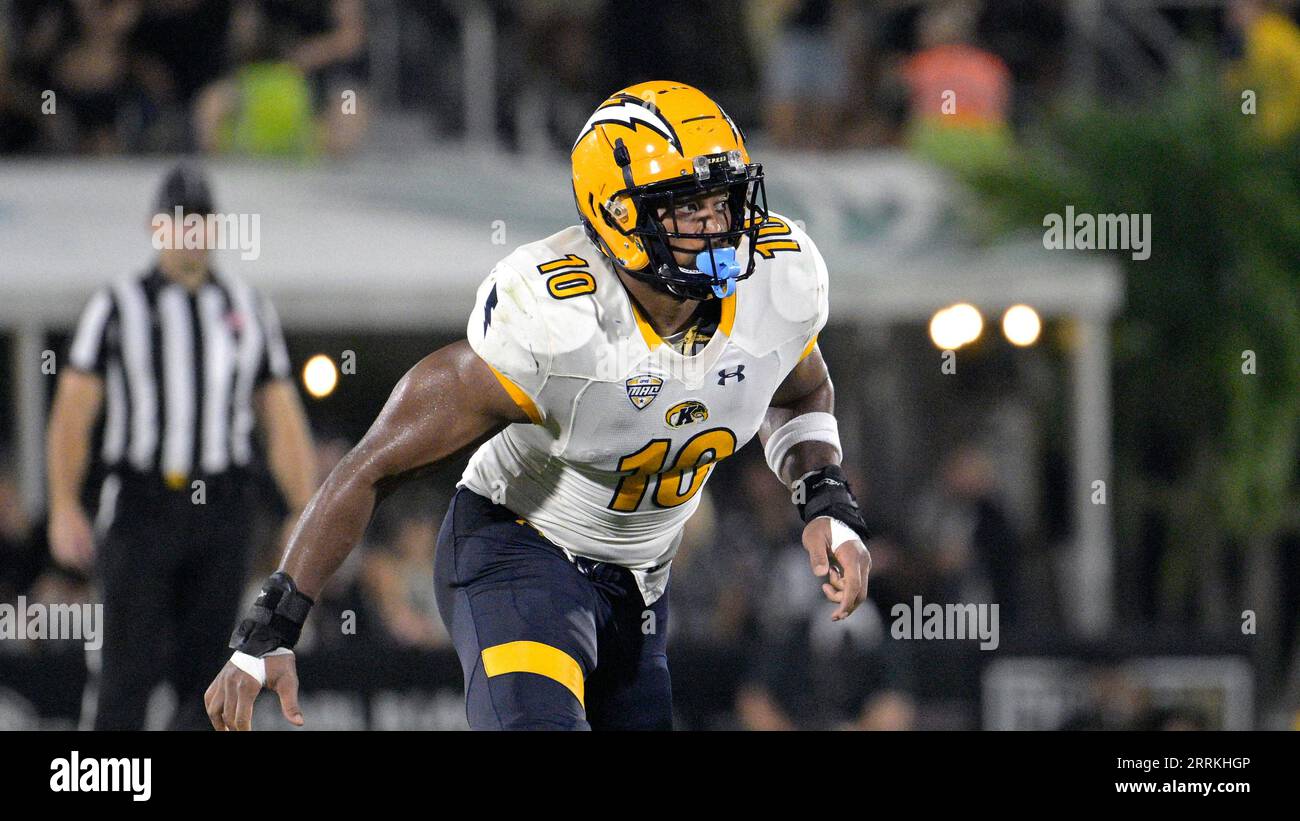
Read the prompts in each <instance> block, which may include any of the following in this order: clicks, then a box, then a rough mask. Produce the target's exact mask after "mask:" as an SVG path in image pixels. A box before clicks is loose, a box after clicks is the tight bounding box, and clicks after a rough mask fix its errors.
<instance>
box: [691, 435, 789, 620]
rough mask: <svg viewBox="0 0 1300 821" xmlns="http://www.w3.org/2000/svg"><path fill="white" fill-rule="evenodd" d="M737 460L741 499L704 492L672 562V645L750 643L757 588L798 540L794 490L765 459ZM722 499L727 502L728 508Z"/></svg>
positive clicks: (710, 491)
mask: <svg viewBox="0 0 1300 821" xmlns="http://www.w3.org/2000/svg"><path fill="white" fill-rule="evenodd" d="M735 458H736V459H737V460H738V461H742V460H743V463H744V464H743V467H742V468H741V470H740V475H739V477H738V478H739V489H740V494H739V495H740V498H739V499H738V500H737V499H734V498H732V497H730V496H729V495H721V496H720V495H719V492H718V490H717V489H715V488H713V487H709V488H706V490H705V491H704V496H703V499H702V501H701V503H700V507H699V509H698V510H697V511H696V512H695V515H694V516H692V517H691V519H690V520H689V521H688V522H687V527H686V534H685V536H684V537H683V539H682V544H681V547H680V548H679V549H678V551H677V555H676V557H674V559H673V566H672V576H671V581H670V585H671V586H670V590H669V596H670V599H669V602H670V607H671V610H672V617H671V618H670V619H669V630H670V631H672V632H671V633H670V636H671V637H672V639H673V640H677V639H679V638H680V639H685V640H687V641H695V642H702V643H703V642H709V641H722V642H728V643H732V642H734V643H738V644H743V643H747V642H748V641H749V639H751V638H752V637H753V634H754V632H755V624H754V622H755V619H756V608H757V606H758V602H757V601H756V600H755V598H754V594H753V591H755V590H761V589H762V588H763V586H764V585H765V583H766V582H765V580H766V579H767V578H768V577H769V576H770V572H771V571H770V567H769V565H770V564H771V562H773V561H774V560H775V559H774V557H775V553H776V551H777V549H778V547H780V548H782V549H783V548H785V547H787V546H789V544H790V542H791V539H793V540H795V541H797V540H798V538H799V530H800V528H799V517H798V514H797V513H796V512H795V508H794V506H793V505H792V504H791V503H790V494H789V491H787V490H786V489H785V488H784V487H782V486H781V482H780V481H779V480H778V479H777V478H776V477H775V476H773V475H772V471H771V470H769V469H768V467H767V464H766V463H765V462H764V461H763V460H762V459H761V458H749V457H735ZM720 498H727V499H728V500H729V501H728V503H726V504H722V503H720V502H719V501H718V500H719V499H720ZM812 580H813V579H812V577H811V575H810V576H809V578H808V581H809V582H810V583H811V582H812Z"/></svg>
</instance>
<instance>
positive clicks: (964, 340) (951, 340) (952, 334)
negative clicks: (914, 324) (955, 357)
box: [930, 302, 984, 351]
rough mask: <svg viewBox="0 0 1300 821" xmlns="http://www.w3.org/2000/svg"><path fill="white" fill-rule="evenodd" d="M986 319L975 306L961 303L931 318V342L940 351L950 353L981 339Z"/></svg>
mask: <svg viewBox="0 0 1300 821" xmlns="http://www.w3.org/2000/svg"><path fill="white" fill-rule="evenodd" d="M983 331H984V317H982V316H980V312H979V310H978V309H976V307H975V306H974V305H971V304H969V303H966V302H959V303H957V304H956V305H950V306H949V307H947V308H944V309H942V310H940V311H938V312H936V313H935V315H934V316H933V317H931V318H930V340H931V341H932V342H934V344H935V347H937V348H939V349H940V350H945V351H950V350H956V349H957V348H960V347H961V346H962V345H967V344H969V343H971V342H974V341H975V340H976V339H979V336H980V334H981V333H983Z"/></svg>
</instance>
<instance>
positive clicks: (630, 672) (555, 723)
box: [434, 488, 672, 730]
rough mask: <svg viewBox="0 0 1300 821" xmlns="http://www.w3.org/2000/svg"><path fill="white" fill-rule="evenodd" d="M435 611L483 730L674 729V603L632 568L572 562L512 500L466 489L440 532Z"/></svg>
mask: <svg viewBox="0 0 1300 821" xmlns="http://www.w3.org/2000/svg"><path fill="white" fill-rule="evenodd" d="M434 581H435V583H436V587H437V597H438V610H439V612H441V614H442V619H443V622H444V623H445V624H446V625H447V629H448V631H449V632H450V633H451V637H452V641H453V642H454V643H455V646H456V653H457V655H458V656H459V657H460V663H461V669H462V671H463V673H464V676H465V711H466V714H467V716H468V717H469V725H470V727H471V728H473V729H476V730H480V729H482V730H489V729H491V730H525V729H538V730H587V729H595V730H668V729H671V728H672V685H671V683H670V680H669V675H668V658H667V654H666V650H667V631H668V601H667V597H666V596H661V597H660V598H659V599H658V600H656V601H655V603H654V604H653V605H651V606H649V607H647V606H646V604H645V601H644V600H643V598H642V596H641V592H640V590H639V589H638V588H637V586H636V582H635V580H634V579H633V578H632V574H631V572H629V571H628V570H627V569H626V568H622V567H618V566H616V565H611V564H606V563H603V562H595V561H590V560H587V559H576V560H574V561H570V560H569V559H568V557H566V556H565V554H564V552H563V551H561V550H560V549H559V548H558V547H556V546H555V545H554V544H552V543H551V542H549V541H548V540H546V539H545V538H543V537H542V535H541V534H540V533H538V532H537V531H536V530H535V529H534V528H533V527H532V526H531V525H529V524H528V523H527V522H526V521H525V520H523V519H521V518H520V517H518V516H517V515H515V514H514V513H513V512H511V511H510V510H509V509H508V508H506V507H503V506H501V505H496V504H493V503H492V502H491V501H489V500H488V499H485V498H484V497H482V496H480V495H479V494H477V493H474V492H473V491H471V490H469V489H467V488H460V489H459V490H457V492H456V495H455V496H454V497H452V501H451V506H450V507H449V508H448V510H447V516H446V518H445V519H444V521H443V524H442V530H441V531H440V532H439V534H438V553H437V557H436V558H435V560H434Z"/></svg>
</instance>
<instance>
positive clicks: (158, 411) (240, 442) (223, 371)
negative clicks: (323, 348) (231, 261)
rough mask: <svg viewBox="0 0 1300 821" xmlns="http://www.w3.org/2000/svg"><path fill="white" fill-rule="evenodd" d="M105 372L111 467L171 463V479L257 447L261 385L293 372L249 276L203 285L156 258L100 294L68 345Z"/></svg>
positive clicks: (151, 470)
mask: <svg viewBox="0 0 1300 821" xmlns="http://www.w3.org/2000/svg"><path fill="white" fill-rule="evenodd" d="M68 360H69V363H70V365H71V367H73V368H75V369H77V370H81V371H85V372H88V373H93V374H97V375H99V376H100V377H102V378H103V379H104V387H105V391H104V393H105V406H104V417H103V430H102V436H101V447H100V453H99V458H100V461H101V463H102V464H103V466H105V467H106V468H108V469H110V470H114V469H118V468H122V469H129V470H134V471H136V472H138V473H148V474H160V475H161V476H162V478H163V479H164V480H165V481H166V482H167V483H168V484H169V485H171V486H172V487H178V488H179V487H182V486H184V485H185V484H186V483H187V481H188V480H189V478H190V477H192V476H197V475H203V476H217V475H220V474H223V473H225V472H226V471H228V470H230V469H231V468H232V467H233V468H241V467H245V466H247V465H249V464H250V462H251V461H252V458H253V453H254V449H253V437H252V434H253V425H254V409H253V396H254V394H255V392H256V390H257V388H259V387H260V386H261V385H262V384H264V383H265V382H266V381H268V380H270V379H283V378H287V377H288V376H289V353H288V350H287V349H286V347H285V344H284V337H283V334H282V333H281V331H280V323H279V319H278V318H277V317H276V314H275V309H274V308H272V306H271V303H270V301H269V300H267V299H266V298H264V297H263V296H261V295H260V294H258V293H257V292H256V291H255V290H253V288H251V287H250V286H249V285H248V284H246V283H245V282H243V281H242V280H240V279H239V278H238V277H235V276H232V275H228V274H215V273H214V274H213V275H212V276H210V277H209V279H208V281H207V282H206V283H205V284H203V285H202V286H201V287H200V288H199V289H198V290H197V291H195V292H190V291H189V290H188V289H186V288H185V287H184V286H182V285H180V284H177V283H174V282H171V281H170V280H168V279H167V278H166V277H165V276H164V275H163V274H162V272H161V271H159V270H157V269H155V270H153V271H151V272H149V273H148V274H146V275H144V276H135V277H128V278H125V279H122V280H120V281H118V282H116V283H114V284H113V285H111V286H109V287H107V288H104V289H103V290H101V291H100V292H98V293H97V294H95V296H94V297H93V298H92V299H91V300H90V303H89V304H88V305H87V306H86V309H85V311H84V312H83V313H82V316H81V320H80V322H79V323H78V325H77V332H76V335H75V336H74V337H73V340H72V347H71V349H70V350H69V352H68Z"/></svg>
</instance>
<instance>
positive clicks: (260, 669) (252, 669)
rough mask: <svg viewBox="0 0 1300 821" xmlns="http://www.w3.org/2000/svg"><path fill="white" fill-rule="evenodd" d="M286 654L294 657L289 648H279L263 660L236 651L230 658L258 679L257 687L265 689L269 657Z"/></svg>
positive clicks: (232, 662)
mask: <svg viewBox="0 0 1300 821" xmlns="http://www.w3.org/2000/svg"><path fill="white" fill-rule="evenodd" d="M286 653H287V654H289V655H291V656H292V655H293V651H292V650H290V649H289V648H288V647H277V648H275V649H274V650H272V651H271V652H269V653H267V654H266V655H265V656H262V657H261V658H258V657H257V656H250V655H249V654H247V653H241V652H239V651H235V654H234V655H233V656H231V657H230V663H231V664H233V665H235V666H236V667H238V668H239V669H240V670H243V671H244V672H245V673H248V674H249V675H250V676H252V677H253V678H255V679H257V685H258V686H259V687H265V686H266V659H267V656H283V655H285V654H286Z"/></svg>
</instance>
